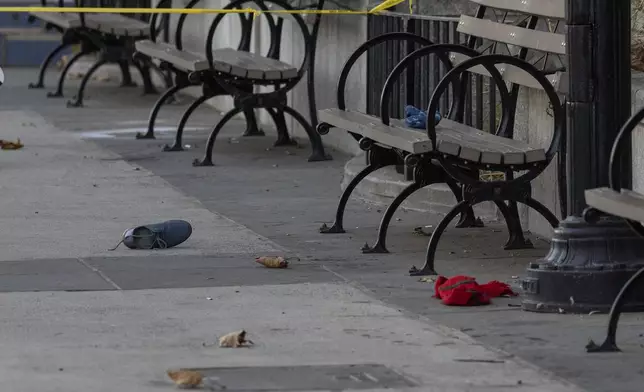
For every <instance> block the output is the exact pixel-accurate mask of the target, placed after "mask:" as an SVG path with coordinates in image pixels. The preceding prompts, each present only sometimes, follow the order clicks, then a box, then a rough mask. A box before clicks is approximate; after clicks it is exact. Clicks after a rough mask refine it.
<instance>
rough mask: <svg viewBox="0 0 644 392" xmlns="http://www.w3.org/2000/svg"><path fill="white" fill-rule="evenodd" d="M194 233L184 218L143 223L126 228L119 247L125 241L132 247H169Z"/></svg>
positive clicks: (183, 240)
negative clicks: (148, 223)
mask: <svg viewBox="0 0 644 392" xmlns="http://www.w3.org/2000/svg"><path fill="white" fill-rule="evenodd" d="M191 234H192V226H191V225H190V223H188V222H186V221H183V220H169V221H165V222H162V223H154V224H150V225H143V226H138V227H134V228H130V229H127V230H125V232H124V233H123V236H122V239H121V242H119V244H118V245H116V247H114V248H113V249H110V250H114V249H116V248H118V246H119V245H120V244H121V243H123V244H124V245H125V246H127V247H128V248H130V249H167V248H172V247H174V246H177V245H179V244H181V243H183V242H185V241H186V240H187V239H188V238H190V235H191Z"/></svg>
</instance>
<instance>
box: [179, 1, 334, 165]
mask: <svg viewBox="0 0 644 392" xmlns="http://www.w3.org/2000/svg"><path fill="white" fill-rule="evenodd" d="M258 1H259V2H261V3H262V4H264V5H265V4H266V3H272V4H274V5H276V6H277V7H279V8H282V9H285V10H287V11H294V10H295V8H294V7H292V6H290V5H289V4H288V3H286V2H285V1H283V0H258ZM248 2H250V1H249V0H235V1H233V2H231V3H230V4H228V5H227V6H226V7H224V9H232V8H237V7H240V6H241V5H242V4H245V3H248ZM323 7H324V0H319V1H318V3H317V7H316V9H318V10H322V9H323ZM224 16H225V14H217V16H216V17H215V18H214V20H213V22H212V23H211V25H210V28H209V30H208V35H207V38H206V48H205V51H206V57H207V60H208V64H209V70H208V71H205V72H195V73H193V74H191V77H194V78H198V79H199V80H200V81H202V82H203V83H206V84H208V83H211V84H212V83H216V84H217V85H219V86H221V88H223V89H224V90H225V91H226V92H227V93H228V95H230V96H232V97H233V100H234V107H233V109H231V110H229V111H228V112H226V113H225V114H224V115H223V117H222V118H221V120H220V121H219V122H218V123H217V124H216V125H215V126H214V127H213V128H212V131H211V132H210V136H209V137H208V141H207V143H206V151H205V153H204V156H203V158H202V159H195V160H194V161H193V166H213V165H214V164H213V162H212V150H213V147H214V144H215V140H216V138H217V135H218V134H219V132H220V131H221V129H222V128H223V127H224V125H225V124H226V123H227V122H228V121H230V120H231V119H232V118H233V117H234V116H235V115H237V114H238V113H240V112H244V113H247V112H249V111H253V110H254V109H260V108H261V109H265V110H266V111H267V112H268V113H269V115H270V116H271V118H272V119H273V121H274V123H275V125H276V127H277V132H278V139H277V141H276V142H275V144H274V145H275V146H281V145H292V144H294V142H293V141H292V140H291V138H290V136H289V135H288V131H287V127H286V119H285V114H289V115H290V116H291V117H293V118H294V119H295V120H296V121H297V122H298V123H299V124H300V125H301V126H302V127H303V128H304V130H305V131H306V133H307V136H308V138H309V141H310V143H311V149H312V154H311V155H310V156H309V159H308V160H309V162H315V161H324V160H329V159H331V156H330V155H328V154H326V153H325V151H324V146H323V145H322V139H321V138H320V135H319V134H318V133H317V132H315V123H316V122H317V113H316V107H315V89H314V84H313V77H314V66H313V64H314V62H315V60H314V59H315V49H316V41H317V35H318V31H319V27H320V20H321V14H316V15H315V19H314V22H313V27H312V29H311V30H309V28H308V27H307V24H306V23H305V22H304V19H303V18H302V16H301V15H299V14H290V15H289V16H290V17H292V18H293V20H294V21H295V23H296V24H297V26H298V27H299V29H300V32H301V33H302V37H303V38H304V47H305V50H304V59H303V60H302V63H301V64H300V67H299V68H298V70H297V76H295V77H293V78H290V79H281V80H264V79H250V78H247V77H239V76H233V75H231V74H228V73H223V72H220V71H217V70H216V69H215V66H214V57H213V56H214V54H213V51H212V45H213V42H214V34H215V31H216V29H217V26H218V25H219V24H220V23H221V21H222V19H223V17H224ZM278 26H279V28H281V23H280V24H279V25H278V24H273V25H269V28H271V29H272V30H273V31H276V29H277V28H278ZM274 38H275V34H273V33H272V34H271V45H270V48H269V53H268V55H267V56H266V57H269V58H271V56H273V57H272V58H274V59H276V57H277V56H276V55H277V54H278V53H279V43H278V42H277V41H275V40H274ZM306 73H308V76H309V78H308V87H309V92H308V93H309V110H310V111H311V113H312V115H311V123H309V122H308V121H307V120H306V118H305V117H304V116H303V115H302V114H300V113H299V112H298V111H297V110H295V109H294V108H292V107H291V106H289V105H288V99H287V93H288V92H289V91H291V90H292V89H293V88H294V87H295V86H296V85H297V84H298V83H299V82H300V80H301V79H302V78H303V77H304V75H305V74H306ZM255 86H273V87H274V90H273V91H270V92H262V93H255V92H254V87H255Z"/></svg>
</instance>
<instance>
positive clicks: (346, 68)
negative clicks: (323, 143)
mask: <svg viewBox="0 0 644 392" xmlns="http://www.w3.org/2000/svg"><path fill="white" fill-rule="evenodd" d="M387 41H407V42H415V43H417V44H420V45H423V46H428V45H433V42H432V41H430V40H428V39H427V38H425V37H421V36H420V35H416V34H412V33H403V32H398V33H386V34H381V35H379V36H377V37H374V38H371V39H370V40H368V41H366V42H365V43H363V44H362V45H360V46H359V47H358V49H356V50H355V51H354V52H353V53H352V54H351V56H349V58H348V59H347V61H346V62H345V63H344V65H343V66H342V72H340V79H339V80H338V86H337V90H336V91H337V92H336V93H337V100H338V109H341V110H347V105H346V100H345V99H344V98H345V97H344V93H345V89H346V86H347V79H348V78H349V72H351V68H353V66H354V65H355V63H356V61H358V59H359V58H360V56H362V55H363V54H365V53H366V52H368V51H369V49H371V48H373V47H375V46H377V45H380V44H381V43H384V42H387Z"/></svg>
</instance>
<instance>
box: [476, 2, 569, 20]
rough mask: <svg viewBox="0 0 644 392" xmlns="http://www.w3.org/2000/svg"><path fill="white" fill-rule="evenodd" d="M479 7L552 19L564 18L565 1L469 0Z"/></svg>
mask: <svg viewBox="0 0 644 392" xmlns="http://www.w3.org/2000/svg"><path fill="white" fill-rule="evenodd" d="M470 1H472V2H474V3H477V4H479V5H483V6H486V7H492V8H497V9H500V10H504V11H518V12H522V13H524V14H530V15H536V16H543V17H546V18H553V19H564V18H565V17H566V2H565V0H470Z"/></svg>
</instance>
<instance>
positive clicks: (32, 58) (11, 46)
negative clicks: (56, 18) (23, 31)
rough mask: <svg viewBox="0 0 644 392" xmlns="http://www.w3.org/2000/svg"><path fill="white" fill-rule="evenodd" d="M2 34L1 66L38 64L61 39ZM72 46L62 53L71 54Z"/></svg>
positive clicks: (0, 40) (0, 38) (0, 37)
mask: <svg viewBox="0 0 644 392" xmlns="http://www.w3.org/2000/svg"><path fill="white" fill-rule="evenodd" d="M7 38H8V37H6V36H0V49H1V50H2V56H1V57H0V66H2V67H7V66H38V65H40V63H41V62H42V61H43V60H44V59H45V57H47V55H48V54H49V53H50V52H51V51H52V50H54V48H55V47H56V46H58V43H59V41H49V40H47V41H44V40H43V41H40V40H38V41H37V40H28V41H21V40H19V39H15V38H17V37H14V39H7ZM70 53H71V48H68V49H67V50H65V51H63V52H62V53H61V54H60V55H61V56H62V55H65V54H68V55H69V54H70Z"/></svg>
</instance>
